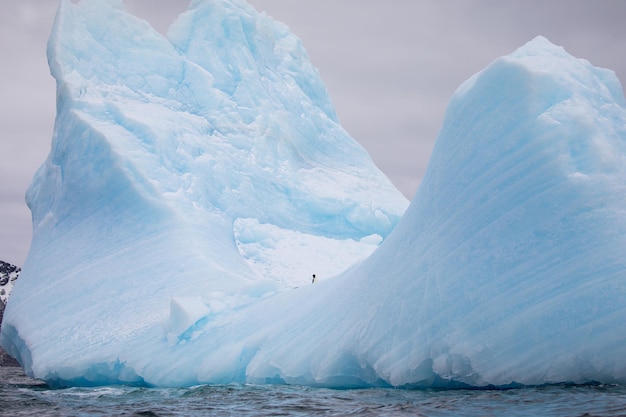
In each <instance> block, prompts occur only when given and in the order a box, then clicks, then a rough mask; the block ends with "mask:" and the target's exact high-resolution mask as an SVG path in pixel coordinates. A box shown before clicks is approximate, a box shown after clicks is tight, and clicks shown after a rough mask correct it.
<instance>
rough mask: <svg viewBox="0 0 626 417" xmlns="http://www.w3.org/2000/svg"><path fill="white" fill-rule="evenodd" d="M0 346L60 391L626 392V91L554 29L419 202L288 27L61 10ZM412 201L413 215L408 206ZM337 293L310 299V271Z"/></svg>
mask: <svg viewBox="0 0 626 417" xmlns="http://www.w3.org/2000/svg"><path fill="white" fill-rule="evenodd" d="M48 57H49V62H50V68H51V72H52V75H53V76H54V78H55V79H56V80H57V120H56V124H55V131H54V134H53V138H52V148H51V151H50V155H49V157H48V159H47V160H46V162H45V163H44V165H43V166H42V167H41V169H40V170H39V171H38V172H37V173H36V175H35V177H34V179H33V182H32V184H31V186H30V188H29V190H28V191H27V196H26V197H27V202H28V204H29V207H30V208H31V211H32V217H33V232H34V233H33V241H32V244H31V249H30V252H29V255H28V258H27V260H26V263H25V264H24V266H23V268H22V272H21V275H20V279H19V281H17V282H16V284H15V288H14V289H13V291H12V293H11V297H10V300H9V303H8V305H7V309H6V312H5V316H4V323H3V326H2V331H1V333H0V343H1V344H2V346H3V347H5V349H6V350H7V351H8V352H9V353H10V354H11V355H13V356H14V357H16V358H17V359H18V361H19V362H20V364H21V365H22V366H23V367H24V369H25V371H26V372H27V373H28V374H29V375H31V376H34V377H36V378H40V379H44V380H46V381H48V382H49V383H50V384H53V385H54V384H56V385H64V386H66V385H104V384H139V385H148V386H191V385H196V384H206V383H209V384H223V383H231V382H238V383H260V384H266V383H284V384H302V385H310V386H325V387H338V388H350V387H379V386H380V387H403V388H425V387H448V388H458V387H509V386H518V385H540V384H550V383H590V382H600V383H618V384H623V383H626V361H625V360H624V359H623V358H624V355H623V353H624V351H625V349H626V348H625V346H626V308H625V307H626V302H625V300H626V285H625V284H626V282H625V281H626V260H625V259H626V257H625V256H624V255H625V252H626V216H625V214H626V213H625V210H626V209H624V207H626V189H625V187H626V181H625V180H626V100H625V99H624V94H623V90H622V87H621V85H620V82H619V80H618V79H617V77H616V76H615V74H614V73H613V72H612V71H610V70H606V69H601V68H596V67H594V66H593V65H591V64H590V63H589V62H588V61H585V60H582V59H578V58H575V57H573V56H571V55H569V54H568V53H567V52H566V51H565V50H564V49H563V48H562V47H559V46H555V45H553V44H552V43H550V42H549V41H548V40H547V39H545V38H543V37H537V38H535V39H533V40H531V41H530V42H528V43H527V44H526V45H524V46H522V47H521V48H519V49H518V50H516V51H514V52H513V53H511V54H509V55H507V56H504V57H501V58H498V59H496V60H495V61H494V62H493V63H492V64H490V65H489V66H488V67H487V68H485V69H484V70H483V71H481V72H479V73H478V74H476V75H475V76H473V77H471V78H470V79H469V80H467V81H466V82H465V83H463V84H462V85H461V86H460V87H459V88H458V90H457V91H456V92H455V94H454V96H453V97H452V99H451V101H450V103H449V106H448V109H447V112H446V116H445V120H444V123H443V126H442V129H441V131H440V133H439V136H438V138H437V141H436V144H435V148H434V150H433V153H432V155H431V159H430V162H429V166H428V170H427V172H426V175H425V177H424V179H423V181H422V183H421V185H420V187H419V189H418V191H417V194H416V195H415V197H414V198H413V200H412V201H411V203H410V205H408V202H407V201H406V199H404V197H402V196H401V195H400V193H399V192H398V191H397V190H396V189H395V188H394V187H393V185H392V184H391V183H390V182H389V180H388V179H387V178H386V177H385V176H384V175H383V174H382V173H381V172H380V171H379V170H378V169H377V168H376V167H375V166H374V164H373V163H372V161H371V159H370V158H369V156H368V155H367V153H366V152H365V150H363V149H362V148H361V147H360V146H359V145H358V144H357V143H356V142H355V141H354V140H352V139H351V138H350V137H349V135H348V134H347V133H346V132H345V131H344V130H343V129H342V128H341V126H340V124H339V121H338V118H337V116H336V114H335V111H334V109H333V106H332V103H331V101H330V98H329V95H328V92H327V91H326V89H325V87H324V85H323V83H322V81H321V79H320V77H319V74H318V72H317V70H316V69H315V68H314V67H313V66H312V64H311V63H310V61H309V59H308V57H307V55H306V52H305V51H304V49H303V47H302V45H301V43H300V41H299V40H298V39H297V38H296V37H295V36H294V35H293V34H291V33H290V32H289V31H288V29H287V28H286V27H285V26H284V25H282V24H280V23H278V22H275V21H273V20H272V19H271V18H269V17H268V16H266V15H264V14H259V13H258V12H256V11H255V10H254V9H253V8H252V7H251V6H250V5H248V4H247V3H245V2H244V1H240V0H195V1H193V2H192V3H191V5H190V8H189V10H188V11H187V12H185V13H183V14H182V15H181V16H180V17H179V18H178V19H177V20H176V21H175V22H174V23H173V25H172V26H171V28H170V30H169V32H168V36H167V38H165V37H163V36H161V35H160V34H158V33H157V32H156V31H155V30H154V29H152V28H151V27H150V25H149V24H148V23H146V22H144V21H142V20H140V19H138V18H136V17H134V16H132V15H129V14H128V13H126V12H125V10H124V7H123V2H122V1H121V0H115V1H112V0H81V1H80V2H73V1H71V0H62V1H61V4H60V7H59V11H58V14H57V17H56V20H55V24H54V28H53V31H52V34H51V36H50V41H49V46H48ZM407 205H408V208H407ZM312 274H316V275H317V276H318V277H319V282H317V281H316V283H315V284H311V275H312Z"/></svg>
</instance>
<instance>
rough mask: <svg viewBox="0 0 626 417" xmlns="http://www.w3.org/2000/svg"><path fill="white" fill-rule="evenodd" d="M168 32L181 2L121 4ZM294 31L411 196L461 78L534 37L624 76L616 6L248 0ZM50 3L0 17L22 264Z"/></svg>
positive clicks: (1, 191) (18, 6)
mask: <svg viewBox="0 0 626 417" xmlns="http://www.w3.org/2000/svg"><path fill="white" fill-rule="evenodd" d="M125 3H126V7H127V8H128V10H129V11H131V12H132V13H134V14H136V15H138V16H139V17H142V18H145V19H147V20H149V21H150V22H151V23H152V24H153V25H154V26H155V27H156V28H157V29H158V30H159V31H161V32H162V33H163V32H165V30H166V28H167V26H168V25H169V24H170V23H171V21H173V20H174V19H175V18H176V16H177V15H178V14H179V13H180V12H182V11H184V10H185V9H186V8H187V6H188V4H189V0H125ZM250 3H252V4H253V5H254V6H255V7H256V8H257V9H258V10H260V11H263V10H265V11H266V13H267V14H269V15H270V16H272V17H274V18H275V19H277V20H280V21H281V22H283V23H285V24H287V25H288V26H289V27H290V28H291V30H292V31H293V32H294V33H295V34H296V35H298V36H299V37H300V38H301V39H302V41H303V44H304V46H305V48H306V49H307V51H308V53H309V55H310V57H311V60H312V61H313V64H314V65H315V66H317V67H318V68H319V70H320V73H321V75H322V79H323V80H324V82H325V83H326V86H327V88H328V89H329V91H330V94H331V97H332V99H333V102H334V104H335V106H336V108H337V112H338V114H339V118H340V120H341V122H342V125H343V126H344V128H346V130H347V131H348V132H350V134H351V135H352V137H354V138H355V139H356V140H357V141H359V142H360V143H361V144H362V145H363V146H364V147H365V148H366V149H367V150H368V151H369V153H370V155H371V156H372V158H373V159H374V161H375V162H376V163H377V165H378V166H379V167H380V168H381V169H382V170H383V171H384V172H385V173H386V174H387V175H388V176H389V177H390V178H391V180H392V181H393V182H394V183H395V184H396V186H397V187H398V188H399V189H400V190H401V191H402V192H403V193H404V194H405V195H406V196H407V197H409V198H411V197H412V196H413V194H414V193H415V190H416V189H417V187H418V185H419V182H420V180H421V178H422V176H423V174H424V171H425V169H426V165H427V163H428V158H429V155H430V151H431V148H432V146H433V143H434V141H435V138H436V136H437V132H438V130H439V128H440V126H441V123H442V119H443V115H444V112H445V107H446V104H447V102H448V100H449V99H450V97H451V95H452V94H453V92H454V90H455V89H456V88H457V87H458V86H459V84H460V83H461V82H463V81H464V80H465V79H467V78H469V77H470V76H471V75H472V74H474V73H475V72H477V71H479V70H481V69H482V68H484V67H485V66H486V65H488V64H489V63H490V62H491V61H493V60H494V59H496V58H497V57H499V56H501V55H505V54H508V53H509V52H511V51H513V50H515V49H516V48H517V47H519V46H521V45H523V44H524V43H525V42H527V41H528V40H530V39H532V38H534V37H535V36H537V35H544V36H546V37H547V38H548V39H550V40H551V41H552V42H553V43H555V44H557V45H562V46H564V47H565V49H566V50H567V51H568V52H569V53H571V54H572V55H575V56H577V57H579V58H585V59H588V60H589V61H591V62H592V63H593V64H594V65H596V66H601V67H605V68H610V69H612V70H614V71H615V72H616V73H617V75H618V77H619V78H620V80H622V82H625V81H626V56H625V54H624V53H625V52H626V25H625V24H624V22H626V1H623V0H587V1H582V0H514V1H502V0H473V1H471V0H455V1H453V0H388V1H381V0H315V1H311V0H251V1H250ZM56 6H57V0H3V1H2V8H3V10H2V12H1V13H0V57H1V64H0V92H1V94H0V135H1V138H0V155H1V157H2V163H1V164H0V231H1V232H2V235H1V237H0V260H5V261H8V262H12V263H15V264H18V265H22V264H23V262H24V260H25V258H26V254H27V251H28V247H29V245H30V238H31V225H30V212H29V210H28V208H27V207H26V205H25V203H24V192H25V190H26V188H27V187H28V184H29V183H30V180H31V178H32V176H33V174H34V172H35V171H36V170H37V168H38V167H39V165H41V163H42V162H43V161H44V160H45V158H46V156H47V153H48V150H49V148H50V140H51V135H52V128H53V123H54V115H55V86H54V81H53V79H52V78H51V77H50V75H49V72H48V67H47V61H46V55H45V48H46V41H47V37H48V34H49V32H50V29H51V26H52V22H53V20H54V14H55V11H56Z"/></svg>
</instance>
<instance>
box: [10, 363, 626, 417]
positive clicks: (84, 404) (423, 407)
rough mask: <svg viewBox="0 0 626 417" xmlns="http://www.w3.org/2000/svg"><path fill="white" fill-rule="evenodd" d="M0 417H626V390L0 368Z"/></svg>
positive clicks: (616, 387)
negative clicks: (225, 380)
mask: <svg viewBox="0 0 626 417" xmlns="http://www.w3.org/2000/svg"><path fill="white" fill-rule="evenodd" d="M0 415H1V416H568V417H570V416H581V417H582V416H586V417H591V416H594V417H600V416H607V417H608V416H626V387H623V386H550V387H538V388H521V389H511V390H453V391H443V390H412V391H409V390H399V389H354V390H332V389H321V388H309V387H300V386H282V385H263V386H261V385H220V386H208V385H203V386H196V387H191V388H175V389H173V388H168V389H162V388H137V387H126V386H109V387H98V388H66V389H51V388H49V387H47V386H46V385H45V384H44V383H42V382H40V381H36V380H33V379H30V378H28V377H26V376H24V374H23V373H22V372H21V369H19V368H7V367H0Z"/></svg>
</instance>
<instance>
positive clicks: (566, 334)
mask: <svg viewBox="0 0 626 417" xmlns="http://www.w3.org/2000/svg"><path fill="white" fill-rule="evenodd" d="M315 290H316V291H318V292H320V293H321V294H319V297H320V298H322V299H324V303H323V304H311V305H310V307H308V308H307V309H304V310H302V309H301V310H299V312H298V315H297V316H296V317H294V320H293V321H291V320H287V321H286V322H285V323H284V324H281V325H280V326H277V329H297V330H295V331H289V332H285V333H280V331H275V332H274V333H272V334H271V337H268V340H267V342H265V343H264V344H263V345H262V346H263V347H262V349H260V350H259V353H258V354H257V355H255V357H254V358H253V359H252V360H251V362H250V364H249V365H248V367H247V369H246V371H247V379H248V380H252V381H262V380H264V378H268V377H273V378H277V377H279V378H280V379H282V380H284V381H288V382H297V383H305V382H308V383H322V384H331V385H332V384H338V385H349V384H350V383H353V384H364V385H368V384H374V385H375V384H382V383H388V384H391V385H394V386H432V385H443V386H454V385H455V383H462V384H468V385H473V386H484V385H489V384H493V385H500V386H501V385H507V384H511V383H522V384H542V383H557V382H576V383H585V382H590V381H600V382H603V383H614V382H619V383H626V359H625V353H626V109H625V101H624V96H623V92H622V88H621V86H620V84H619V82H618V80H617V79H616V77H615V75H614V74H613V73H612V72H611V71H608V70H604V69H599V68H594V67H593V66H592V65H590V64H589V63H588V62H587V61H584V60H578V59H575V58H573V57H572V56H570V55H568V54H567V53H566V52H565V51H564V50H563V49H562V48H560V47H557V46H554V45H552V44H551V43H550V42H548V41H547V40H546V39H544V38H541V37H539V38H536V39H534V40H533V41H531V42H529V43H528V44H527V45H525V46H523V47H522V48H520V49H519V50H517V51H516V52H514V53H512V54H511V55H509V56H506V57H503V58H500V59H497V60H496V61H495V62H493V63H492V64H491V65H490V66H489V67H488V68H486V69H485V70H483V71H482V72H480V73H479V74H477V75H476V76H474V77H472V78H471V79H470V80H468V81H467V82H466V83H464V84H463V85H462V86H461V87H460V88H459V89H458V91H457V92H456V94H455V95H454V97H453V99H452V101H451V102H450V104H449V107H448V110H447V115H446V119H445V123H444V126H443V128H442V130H441V133H440V135H439V137H438V140H437V144H436V147H435V149H434V152H433V154H432V158H431V161H430V165H429V168H428V172H427V175H426V177H425V178H424V180H423V182H422V184H421V186H420V189H419V191H418V193H417V195H416V197H415V199H414V200H413V201H412V203H411V206H410V207H409V209H408V210H407V213H406V214H405V216H404V217H403V219H402V220H401V222H400V223H399V224H398V226H397V228H396V229H395V230H394V231H393V232H392V234H391V235H390V236H389V237H388V238H387V240H386V241H385V242H384V243H383V244H382V245H381V247H380V248H379V249H378V250H377V251H376V252H374V254H373V255H372V256H370V257H369V258H368V259H367V260H366V261H365V262H364V263H362V264H361V265H359V266H357V267H356V268H355V269H353V270H351V271H348V272H347V273H346V274H345V276H343V277H342V279H341V280H340V281H333V282H330V283H328V285H325V286H324V287H320V288H316V289H315ZM307 317H314V319H307ZM337 317H341V320H338V319H337ZM298 323H300V324H301V326H302V327H298ZM311 334H313V335H315V337H311V336H310V335H311ZM296 347H298V348H299V349H298V351H297V354H296V353H294V352H296Z"/></svg>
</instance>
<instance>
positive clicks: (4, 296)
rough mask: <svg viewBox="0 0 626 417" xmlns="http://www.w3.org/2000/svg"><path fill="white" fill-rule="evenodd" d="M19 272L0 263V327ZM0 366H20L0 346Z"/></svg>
mask: <svg viewBox="0 0 626 417" xmlns="http://www.w3.org/2000/svg"><path fill="white" fill-rule="evenodd" d="M20 271H21V269H20V268H18V267H17V266H15V265H11V264H9V263H7V262H2V261H0V327H1V326H2V318H3V316H4V307H5V306H6V303H7V300H8V298H9V294H10V293H11V290H12V289H13V284H14V283H15V280H17V277H18V276H19V274H20ZM0 366H20V364H19V363H17V361H16V360H15V359H13V358H12V357H11V356H10V355H9V354H8V353H6V351H5V350H4V349H3V348H2V346H0Z"/></svg>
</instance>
